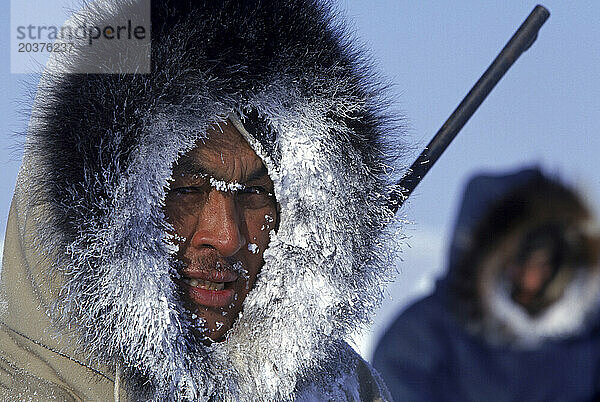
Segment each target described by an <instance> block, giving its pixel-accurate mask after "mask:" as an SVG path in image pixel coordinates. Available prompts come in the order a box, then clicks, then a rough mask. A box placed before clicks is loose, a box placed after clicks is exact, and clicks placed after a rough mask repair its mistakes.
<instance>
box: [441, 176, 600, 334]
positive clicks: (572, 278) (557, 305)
mask: <svg viewBox="0 0 600 402" xmlns="http://www.w3.org/2000/svg"><path fill="white" fill-rule="evenodd" d="M534 237H535V239H538V242H539V241H540V239H542V238H544V239H545V241H546V242H547V244H553V246H552V247H553V248H554V249H555V250H556V253H557V255H556V256H555V257H553V258H554V259H555V260H556V264H557V267H558V268H557V272H558V273H557V274H556V275H554V276H553V279H552V281H551V282H550V283H549V285H548V287H547V288H546V289H545V294H546V295H547V297H549V298H550V297H552V298H554V297H556V300H555V301H554V302H553V303H551V304H550V305H546V306H540V307H539V311H536V314H535V315H533V316H530V314H528V313H527V312H526V311H525V309H524V308H522V307H521V306H519V305H518V304H517V303H516V302H514V301H513V300H512V299H511V296H510V295H509V293H510V291H509V288H510V286H509V284H508V279H507V274H506V270H507V267H508V266H509V265H510V264H513V263H514V262H515V261H516V259H517V258H519V257H518V256H519V255H520V254H523V253H524V252H525V250H523V247H525V246H526V245H527V244H530V246H533V243H531V242H532V241H533V240H531V239H533V238H534ZM528 239H530V240H528ZM599 241H600V231H599V230H598V226H597V222H596V221H595V219H594V217H593V216H592V214H591V212H590V211H589V209H588V207H587V206H586V205H585V203H584V202H583V201H582V199H581V197H580V196H579V195H578V194H577V193H576V192H575V191H573V190H571V189H570V188H569V187H567V186H566V185H564V184H562V183H561V182H560V181H559V180H558V179H555V178H552V177H550V176H546V175H544V174H543V173H542V172H541V171H540V170H539V169H538V168H527V169H522V170H518V171H515V172H512V173H510V174H500V175H478V176H476V177H474V178H473V179H471V180H470V181H469V184H468V185H467V186H466V189H465V192H464V196H463V201H462V206H461V210H460V212H459V215H458V218H457V223H456V228H455V233H454V238H453V240H452V243H451V244H452V245H451V249H450V259H449V268H448V273H447V275H446V277H445V278H444V279H443V280H441V281H440V284H439V287H440V288H441V289H442V290H444V291H445V292H447V296H448V297H449V299H450V304H451V305H452V306H453V310H454V312H455V314H456V315H457V316H458V318H459V320H460V321H462V322H463V324H464V325H465V326H467V327H468V328H469V329H471V330H473V331H474V332H480V331H483V335H484V337H485V338H486V339H488V340H489V341H492V342H494V343H497V342H500V343H505V342H507V341H509V342H514V343H516V344H518V345H519V346H537V345H538V344H539V343H540V342H543V341H544V340H547V339H548V338H564V337H568V336H574V335H577V334H581V332H582V331H584V330H585V329H586V326H588V327H589V322H588V321H589V319H590V315H591V314H593V315H594V317H595V318H596V315H597V312H598V306H599V304H600V303H599V302H600V272H599V266H598V256H599V253H598V244H599ZM550 242H551V243H550ZM559 261H560V262H559ZM552 264H555V262H552ZM565 284H568V285H565ZM563 285H564V286H566V287H565V288H564V291H563V290H562V289H563V287H562V286H563ZM553 289H554V291H553ZM554 294H556V295H554ZM559 294H560V296H559ZM594 325H595V323H594Z"/></svg>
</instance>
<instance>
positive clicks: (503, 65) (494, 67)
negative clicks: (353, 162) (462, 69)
mask: <svg viewBox="0 0 600 402" xmlns="http://www.w3.org/2000/svg"><path fill="white" fill-rule="evenodd" d="M548 17H550V12H549V11H548V10H547V9H546V8H545V7H543V6H541V5H537V6H535V8H534V9H533V11H532V12H531V13H530V14H529V16H528V17H527V19H526V20H525V21H524V22H523V24H521V26H520V27H519V29H518V30H517V32H515V34H514V35H513V36H512V37H511V38H510V40H509V41H508V43H507V44H506V46H504V48H503V49H502V51H501V52H500V54H498V56H496V58H495V59H494V61H493V62H492V64H491V65H490V66H489V67H488V69H487V70H486V71H485V73H483V75H482V76H481V78H479V80H478V81H477V82H476V83H475V85H474V86H473V88H471V90H470V91H469V93H468V94H467V96H465V97H464V99H463V100H462V102H461V103H460V104H459V105H458V107H457V108H456V109H455V110H454V112H452V114H451V115H450V117H449V118H448V120H446V122H445V123H444V125H442V127H441V128H440V129H439V130H438V132H437V134H436V135H435V137H433V139H432V140H431V141H430V142H429V144H428V145H427V147H426V148H425V149H424V150H423V152H421V155H419V157H418V158H417V160H415V162H414V163H413V164H412V166H411V167H410V168H409V169H408V171H407V173H406V174H405V175H404V177H403V178H402V179H401V180H400V181H399V182H398V183H397V188H396V190H394V191H393V192H392V194H391V195H390V200H389V203H388V206H389V208H390V209H391V210H392V211H393V212H394V213H396V212H397V211H398V209H399V208H400V206H401V205H402V204H403V203H404V201H405V200H406V199H407V198H408V197H409V196H410V194H411V193H412V192H413V190H414V189H415V187H417V185H418V184H419V182H420V181H421V180H422V179H423V177H425V175H426V174H427V172H428V171H429V169H431V167H432V166H433V165H434V164H435V162H436V161H437V160H438V158H439V157H440V156H441V155H442V153H443V152H444V151H445V150H446V148H447V147H448V145H450V143H451V142H452V140H453V139H454V137H456V135H457V134H458V133H459V131H460V130H461V129H462V128H463V126H464V125H465V124H466V122H467V121H468V120H469V119H470V118H471V116H472V115H473V114H474V113H475V111H476V110H477V108H478V107H479V106H480V105H481V103H482V102H483V101H484V99H485V98H486V97H487V96H488V95H489V93H490V92H491V91H492V89H494V87H495V86H496V84H497V83H498V81H500V79H501V78H502V77H503V76H504V74H506V72H507V71H508V69H509V68H510V67H511V66H512V65H513V64H514V62H515V61H517V59H518V58H519V56H521V54H522V53H523V52H525V51H526V50H527V49H529V47H531V45H532V44H533V42H535V40H536V38H537V35H538V32H539V30H540V28H541V27H542V25H544V23H545V22H546V20H547V19H548Z"/></svg>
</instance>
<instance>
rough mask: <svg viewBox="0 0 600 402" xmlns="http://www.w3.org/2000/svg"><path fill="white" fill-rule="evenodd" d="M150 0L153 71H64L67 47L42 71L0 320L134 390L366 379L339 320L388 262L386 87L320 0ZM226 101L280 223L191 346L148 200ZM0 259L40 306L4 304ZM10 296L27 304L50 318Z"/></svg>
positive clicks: (330, 392)
mask: <svg viewBox="0 0 600 402" xmlns="http://www.w3.org/2000/svg"><path fill="white" fill-rule="evenodd" d="M130 3H135V2H129V1H128V2H119V3H118V4H119V5H118V6H116V5H115V4H117V3H112V2H106V3H103V4H105V6H102V7H100V8H98V9H97V10H96V11H97V12H99V13H108V15H110V14H111V13H118V12H119V10H122V9H123V8H126V7H127V5H128V4H130ZM153 3H155V4H153V8H152V57H151V61H152V68H151V73H150V74H64V72H63V71H61V67H64V66H65V64H64V63H66V62H69V63H71V62H73V63H75V64H76V63H77V62H78V61H77V60H76V59H75V61H73V60H72V59H58V60H60V61H61V62H60V63H58V62H56V60H55V61H54V62H52V61H51V63H50V64H49V67H48V69H47V71H46V72H45V74H44V76H43V77H42V79H41V82H40V84H39V87H38V93H37V97H36V101H35V105H34V109H33V112H32V117H31V124H30V129H29V132H28V137H27V141H26V149H25V157H24V161H23V166H22V168H21V171H20V174H19V182H18V185H17V191H16V194H15V200H14V203H13V214H12V215H11V216H12V219H13V221H12V226H10V227H13V228H14V230H15V231H16V233H12V234H10V233H9V235H11V236H16V237H17V238H18V239H17V240H14V241H8V243H10V247H13V250H18V251H10V250H9V252H8V253H7V254H6V257H5V264H4V269H3V271H6V272H7V273H6V274H5V272H3V282H4V288H5V289H4V291H5V300H6V303H7V314H5V318H6V319H5V320H4V323H5V325H7V326H8V327H10V328H11V329H12V330H16V331H17V332H18V333H20V334H23V335H26V337H27V338H28V339H29V338H31V339H33V340H34V341H36V342H40V343H41V344H44V345H53V346H52V347H53V348H55V349H58V351H59V352H61V353H63V354H66V355H68V356H69V357H70V358H72V359H74V358H76V359H78V360H81V361H82V362H83V363H85V364H86V365H89V366H90V367H98V370H100V371H102V370H103V369H102V367H107V368H108V369H109V370H116V371H117V372H120V373H122V376H123V379H124V383H125V387H126V389H127V394H128V396H129V398H131V399H155V400H167V399H174V400H181V399H190V400H225V401H231V400H258V399H261V400H290V399H294V398H311V397H310V396H307V395H313V397H316V396H317V395H318V397H317V398H319V399H334V400H339V399H344V400H346V399H347V400H355V399H359V398H365V396H366V395H368V394H369V393H371V392H372V391H371V390H370V389H369V388H365V385H364V384H363V383H361V380H360V378H366V377H370V378H371V374H370V371H369V370H370V369H369V368H368V366H367V365H365V363H364V362H363V361H362V360H361V359H360V358H359V357H358V356H357V355H356V354H355V353H354V352H353V351H352V350H351V348H349V346H348V345H347V344H346V343H345V342H344V339H345V338H346V337H347V336H348V335H349V334H350V333H351V332H352V331H354V330H355V329H357V327H359V326H360V325H362V324H364V323H366V322H367V321H368V318H369V315H370V313H371V312H372V311H373V309H374V307H375V306H376V305H377V304H378V302H379V300H380V297H381V289H380V286H381V284H382V283H383V281H384V280H385V279H386V276H387V273H388V272H389V270H390V269H392V268H393V264H392V261H391V260H392V256H391V254H390V246H391V244H390V235H389V234H388V231H387V229H386V228H387V227H388V226H389V224H390V222H391V221H392V219H393V216H392V214H391V212H390V211H388V210H387V209H386V202H387V194H388V193H389V177H387V176H386V168H387V167H389V163H390V160H389V158H388V155H389V151H388V148H387V146H386V145H385V143H384V136H393V137H397V136H398V134H399V131H398V126H397V125H396V124H395V123H394V121H393V120H391V119H389V118H387V117H386V114H385V110H383V109H382V107H383V106H385V105H386V101H385V98H384V97H383V95H382V94H384V88H383V87H382V85H381V84H379V83H377V81H376V80H375V78H374V76H373V74H372V72H371V69H370V67H369V66H368V60H367V59H365V57H364V55H363V54H362V53H361V52H359V51H358V50H357V49H356V48H354V47H353V44H352V38H350V37H349V36H348V33H347V31H346V30H345V29H344V28H343V27H341V26H338V25H336V24H335V23H334V21H333V20H332V17H333V15H332V11H331V10H330V9H329V7H328V6H326V5H325V4H324V3H321V2H318V1H315V0H300V1H287V0H286V1H266V0H265V1H259V0H256V1H244V2H238V1H227V0H223V1H210V2H209V1H206V2H191V1H190V2H186V1H166V2H157V1H155V2H153ZM111 4H112V5H111ZM103 7H104V8H103ZM65 60H67V61H65ZM228 118H230V119H233V120H235V121H236V124H237V125H238V126H239V128H240V130H243V131H244V132H245V133H246V134H247V139H248V140H249V142H250V145H251V146H252V147H253V149H254V150H255V151H256V153H257V154H258V155H259V156H260V157H261V158H262V160H263V161H264V163H265V165H266V166H267V169H268V171H269V175H270V177H271V178H272V180H273V182H274V184H275V196H276V198H277V201H278V203H279V205H280V211H281V213H280V224H279V228H278V230H277V232H272V233H271V240H270V244H269V248H268V249H267V250H266V251H265V253H264V259H265V264H264V266H263V268H262V271H261V273H260V275H259V277H258V279H257V282H256V284H255V287H254V288H253V289H252V291H251V292H250V294H249V295H248V297H247V299H246V300H245V302H244V312H243V315H242V316H240V317H239V318H238V320H237V321H236V323H235V325H234V327H233V328H232V329H231V330H230V331H229V333H228V336H227V340H226V341H224V342H221V343H216V344H214V345H212V346H210V347H207V346H203V345H201V344H200V343H199V342H197V340H196V339H195V338H194V336H193V335H192V333H193V331H191V327H192V326H193V324H192V322H191V319H190V318H189V317H188V314H187V313H186V312H185V309H184V307H183V306H182V302H181V300H180V296H179V295H178V292H176V289H175V285H174V283H173V281H172V279H171V277H172V268H171V267H172V260H173V253H174V251H173V247H172V246H169V244H171V243H170V241H169V234H168V232H169V227H168V225H167V224H166V223H165V219H164V214H163V202H164V198H165V192H166V189H167V185H168V180H169V178H170V175H171V169H172V165H173V163H174V162H175V161H176V160H177V158H178V157H179V156H181V155H182V154H184V153H185V152H187V151H188V150H190V149H191V148H192V147H193V146H194V144H195V143H196V141H197V140H198V138H200V136H202V135H204V133H206V131H207V129H208V128H209V127H210V126H211V125H212V124H214V123H217V122H219V121H224V120H225V119H228ZM10 227H9V231H10V230H11V229H10ZM17 260H19V261H21V262H20V263H19V264H17V262H16V261H17ZM11 264H12V265H11ZM13 265H14V266H17V265H18V266H19V267H20V268H18V269H21V270H23V273H22V276H21V277H20V278H25V279H19V281H29V282H28V283H29V285H28V286H29V287H30V288H31V290H30V291H31V292H32V294H33V295H35V297H34V299H35V300H37V303H38V307H37V313H34V312H31V311H29V310H27V311H26V312H24V310H23V309H24V308H25V307H23V306H20V305H19V298H21V297H23V295H22V291H20V290H19V289H23V288H20V286H21V285H22V283H11V282H10V279H7V278H12V277H13V276H11V275H12V274H11V271H12V270H13V268H11V266H13ZM14 269H17V268H14ZM15 275H16V274H15ZM19 275H20V274H19ZM27 278H28V279H27ZM34 305H35V303H34ZM40 311H42V312H43V313H40ZM46 312H47V313H48V317H45V315H44V314H45V313H46ZM15 314H30V315H31V317H38V316H37V315H36V314H38V315H39V317H38V318H35V319H39V320H46V321H44V322H48V323H51V324H49V325H51V326H52V327H53V328H54V331H58V334H59V337H58V338H56V337H53V336H50V335H49V332H50V331H49V330H48V329H47V328H43V327H44V324H40V325H41V326H42V328H39V327H38V328H35V327H36V326H35V325H33V327H32V326H31V324H28V325H26V326H23V325H22V324H19V323H18V321H19V320H17V319H16V318H15ZM40 331H41V332H42V333H43V334H42V335H40V336H38V335H39V333H40ZM361 372H362V374H360V373H361ZM365 373H366V374H365ZM371 380H373V378H371ZM373 381H375V380H373ZM380 387H381V384H379V383H372V384H371V388H372V389H374V390H377V389H379V388H380ZM378 392H379V391H378ZM380 396H381V395H380ZM373 398H375V397H373Z"/></svg>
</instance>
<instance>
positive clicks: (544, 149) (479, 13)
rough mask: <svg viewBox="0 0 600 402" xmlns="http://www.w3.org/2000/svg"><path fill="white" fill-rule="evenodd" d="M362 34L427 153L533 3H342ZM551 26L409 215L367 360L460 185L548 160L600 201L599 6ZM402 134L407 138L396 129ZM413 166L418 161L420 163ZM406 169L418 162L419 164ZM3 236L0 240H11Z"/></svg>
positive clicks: (21, 96)
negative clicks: (394, 275) (404, 239)
mask: <svg viewBox="0 0 600 402" xmlns="http://www.w3.org/2000/svg"><path fill="white" fill-rule="evenodd" d="M337 3H338V6H339V9H340V10H342V11H343V12H344V13H345V14H346V15H347V16H348V17H349V19H350V21H351V26H353V28H354V29H355V31H356V33H357V36H358V37H360V38H361V40H362V41H363V42H364V44H365V46H366V47H367V48H369V49H370V50H371V52H372V53H373V55H374V58H375V61H376V65H377V66H378V69H379V71H380V72H381V74H382V75H384V76H385V77H387V78H388V80H389V81H390V82H391V83H393V84H394V86H393V92H394V94H395V96H396V99H397V104H396V110H397V111H398V112H399V113H402V114H403V115H405V116H406V118H407V123H408V126H409V137H408V138H407V141H408V142H409V143H411V144H413V145H414V147H415V152H414V153H413V156H416V154H417V152H416V150H417V148H419V149H420V148H421V147H423V146H424V145H425V144H427V142H428V141H429V140H430V138H431V137H432V136H433V135H434V134H435V132H436V131H437V130H438V128H439V127H440V126H441V125H442V123H443V122H444V121H445V119H446V118H447V117H448V116H449V115H450V113H451V112H452V111H453V110H454V108H455V107H456V106H457V105H458V103H459V102H460V100H461V99H462V98H463V96H464V95H465V94H466V93H467V91H468V90H469V89H470V88H471V86H472V85H473V84H474V83H475V81H476V80H477V79H478V78H479V77H480V76H481V74H482V73H483V71H485V69H486V68H487V66H488V65H489V63H490V62H491V61H492V60H493V58H494V57H495V56H496V54H497V53H498V52H499V51H500V49H501V48H502V47H503V46H504V44H505V43H506V41H507V40H508V39H509V38H510V36H511V35H512V34H513V32H514V31H515V30H516V28H517V27H518V26H519V25H520V24H521V22H522V21H523V20H524V19H525V17H526V16H527V15H528V13H529V12H530V11H531V10H532V9H533V7H534V6H535V4H536V2H533V1H494V2H492V1H486V2H482V1H460V2H448V1H444V2H442V1H428V2H416V1H410V2H409V1H397V0H395V1H388V0H385V1H377V0H372V1H364V0H338V1H337ZM543 4H544V5H545V6H546V7H547V8H548V9H549V10H550V12H551V14H552V15H551V17H550V19H549V20H548V21H547V22H546V24H545V25H544V27H542V30H541V32H540V36H539V38H538V40H537V41H536V43H535V44H534V45H533V47H532V48H531V49H530V50H529V51H528V52H526V53H524V54H523V56H522V57H521V58H520V59H519V60H518V61H517V63H516V64H515V65H514V66H513V67H512V69H511V70H510V71H509V72H508V74H507V75H506V76H505V77H504V78H503V79H502V81H500V83H499V84H498V86H497V87H496V89H495V90H494V91H493V92H492V94H491V95H490V96H489V97H488V99H487V100H486V101H485V102H484V103H483V105H482V106H481V108H480V109H479V111H478V112H477V113H476V114H475V115H474V116H473V118H472V119H471V120H470V121H469V122H468V123H467V125H466V126H465V127H464V129H463V130H462V132H461V133H460V134H459V136H458V137H457V138H456V140H455V141H454V142H453V143H452V145H451V146H450V148H449V149H448V150H447V151H446V153H445V154H444V155H443V156H442V158H441V159H440V161H439V162H438V164H437V165H436V166H435V167H434V168H433V170H432V171H431V172H430V173H429V174H428V176H427V177H426V178H425V180H424V181H423V182H422V183H421V185H420V186H419V187H418V188H417V190H416V191H415V193H414V194H413V196H412V197H411V199H410V200H409V202H408V204H407V205H405V208H404V209H403V211H402V213H403V214H404V215H405V216H406V217H407V219H409V220H410V221H411V222H412V223H411V224H410V225H407V226H406V229H405V230H406V232H407V233H408V235H409V236H410V239H409V240H408V242H407V244H406V245H405V247H404V250H403V251H404V252H403V258H402V259H403V261H399V262H398V267H399V271H400V273H399V275H398V278H397V280H396V281H395V282H394V283H393V284H392V285H391V286H390V292H389V293H390V296H389V297H388V299H387V301H386V304H385V305H384V307H383V308H382V310H381V311H380V313H379V315H378V317H377V319H376V323H375V326H374V329H373V330H372V331H371V332H368V333H367V336H366V337H365V338H363V339H361V340H359V341H358V343H359V348H360V349H361V351H362V352H363V353H364V355H366V356H368V355H369V353H370V348H371V345H372V340H373V339H375V338H376V337H377V336H378V334H379V332H380V331H381V329H382V328H383V327H385V325H386V324H387V322H388V321H389V319H390V318H391V317H392V316H393V315H394V314H395V313H396V312H397V311H398V308H400V307H401V306H403V305H405V304H406V303H407V302H408V301H409V300H411V299H412V298H414V297H416V296H417V295H421V294H423V293H424V292H427V291H428V290H429V289H430V288H431V285H432V278H433V277H434V276H435V275H437V273H439V272H440V271H442V270H443V268H444V253H445V247H446V239H447V237H448V236H449V233H450V230H451V226H452V224H453V220H454V213H455V211H456V209H457V207H458V206H457V202H458V198H459V196H460V192H461V188H462V186H463V184H464V183H465V181H466V180H467V178H468V177H469V176H470V175H471V174H473V173H475V172H477V171H480V170H488V171H489V170H505V169H512V168H515V167H517V166H521V165H524V164H540V165H541V166H542V167H544V168H546V169H547V170H548V171H550V172H554V173H557V174H559V175H560V176H561V177H563V178H564V179H565V180H567V181H568V182H570V183H573V184H575V185H576V186H578V188H579V189H580V190H582V191H583V192H584V193H585V194H586V195H587V197H588V199H589V202H590V203H591V205H592V206H593V207H594V208H595V209H596V211H598V209H599V208H598V206H599V205H600V204H599V202H600V158H599V157H598V151H600V136H599V135H598V134H597V131H598V124H597V120H598V119H599V118H600V105H599V100H598V98H599V96H600V78H599V76H600V75H599V66H600V24H598V16H600V2H596V1H578V2H565V1H558V0H552V1H546V2H544V3H543ZM9 6H10V4H9V1H8V0H0V30H1V31H0V32H2V34H1V35H0V93H1V94H2V95H3V96H1V97H0V232H1V233H4V227H5V225H6V217H7V214H8V208H9V204H10V199H11V196H12V192H13V189H14V184H15V179H16V173H17V170H18V166H19V164H20V155H21V153H20V149H19V146H18V141H16V140H15V135H14V133H15V132H22V131H24V130H25V128H26V117H24V115H23V112H25V113H26V111H27V109H28V107H29V104H30V97H29V95H27V88H28V86H27V85H24V84H23V83H22V82H21V81H22V80H24V79H28V80H30V81H31V77H29V78H28V76H26V75H22V74H10V55H9V38H10V34H11V33H10V20H9V18H10V7H9ZM389 134H390V135H398V133H389ZM411 158H412V157H411ZM405 162H406V164H410V162H412V160H411V159H410V158H409V159H407V160H406V161H405ZM0 239H1V236H0Z"/></svg>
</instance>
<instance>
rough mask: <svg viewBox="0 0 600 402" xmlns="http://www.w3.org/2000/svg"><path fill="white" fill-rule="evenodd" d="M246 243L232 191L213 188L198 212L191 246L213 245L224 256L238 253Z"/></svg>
mask: <svg viewBox="0 0 600 402" xmlns="http://www.w3.org/2000/svg"><path fill="white" fill-rule="evenodd" d="M244 244H246V239H245V238H244V235H243V233H242V230H241V222H240V217H239V214H238V211H237V208H236V205H235V199H234V196H233V194H232V193H227V192H222V191H218V190H216V189H212V190H211V191H210V193H209V194H208V197H207V200H206V203H205V204H204V206H203V207H202V208H201V209H200V211H199V213H198V219H197V221H196V227H195V230H194V234H193V235H192V239H191V244H190V246H192V247H195V248H201V247H212V248H214V249H216V250H217V251H218V252H219V254H221V255H222V256H223V257H230V256H233V255H234V254H236V253H237V252H238V251H239V250H240V249H241V248H242V247H243V246H244Z"/></svg>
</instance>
